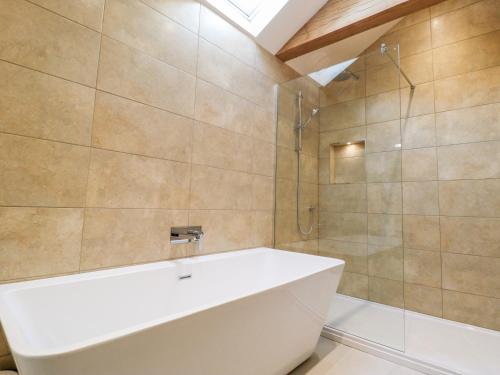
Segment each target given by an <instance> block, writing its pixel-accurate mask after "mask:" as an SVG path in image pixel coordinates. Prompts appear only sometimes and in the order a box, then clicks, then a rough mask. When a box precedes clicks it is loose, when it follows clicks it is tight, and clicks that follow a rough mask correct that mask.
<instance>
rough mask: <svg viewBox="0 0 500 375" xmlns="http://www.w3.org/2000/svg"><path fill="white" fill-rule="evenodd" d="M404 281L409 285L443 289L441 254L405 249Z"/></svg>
mask: <svg viewBox="0 0 500 375" xmlns="http://www.w3.org/2000/svg"><path fill="white" fill-rule="evenodd" d="M404 280H405V282H407V283H413V284H418V285H425V286H429V287H434V288H440V287H441V254H440V253H439V252H437V251H426V250H413V249H405V253H404Z"/></svg>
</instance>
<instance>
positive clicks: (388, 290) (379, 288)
mask: <svg viewBox="0 0 500 375" xmlns="http://www.w3.org/2000/svg"><path fill="white" fill-rule="evenodd" d="M369 300H370V301H373V302H378V303H383V304H384V305H389V306H394V307H399V308H403V307H404V288H403V282H402V281H398V280H389V279H384V278H380V277H370V279H369Z"/></svg>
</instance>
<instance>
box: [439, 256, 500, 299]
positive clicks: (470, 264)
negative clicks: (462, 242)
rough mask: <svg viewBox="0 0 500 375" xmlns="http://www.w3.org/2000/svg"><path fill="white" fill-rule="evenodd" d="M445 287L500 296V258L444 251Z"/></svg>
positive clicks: (489, 295) (488, 295)
mask: <svg viewBox="0 0 500 375" xmlns="http://www.w3.org/2000/svg"><path fill="white" fill-rule="evenodd" d="M442 261H443V288H444V289H449V290H456V291H459V292H465V293H472V294H479V295H483V296H487V297H495V298H500V278H499V277H498V275H499V274H500V258H490V257H482V256H473V255H463V254H451V253H443V254H442Z"/></svg>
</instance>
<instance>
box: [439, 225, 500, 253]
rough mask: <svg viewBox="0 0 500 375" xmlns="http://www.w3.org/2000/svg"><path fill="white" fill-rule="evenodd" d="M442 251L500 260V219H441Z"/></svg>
mask: <svg viewBox="0 0 500 375" xmlns="http://www.w3.org/2000/svg"><path fill="white" fill-rule="evenodd" d="M441 250H442V251H449V252H452V253H462V254H471V255H482V256H487V257H488V256H489V257H496V258H500V219H485V218H473V217H447V216H443V217H441Z"/></svg>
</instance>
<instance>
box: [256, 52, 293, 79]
mask: <svg viewBox="0 0 500 375" xmlns="http://www.w3.org/2000/svg"><path fill="white" fill-rule="evenodd" d="M255 47H256V51H255V52H256V54H255V68H256V69H257V70H258V71H259V72H261V73H262V74H265V75H267V76H268V77H270V78H272V79H273V80H274V81H276V82H277V83H280V82H286V81H290V80H291V79H295V78H297V77H298V76H299V73H297V72H296V71H295V70H293V69H292V68H291V67H290V66H288V65H286V64H283V62H282V61H281V60H280V59H278V58H277V57H276V56H274V55H273V54H272V53H270V52H268V51H267V50H266V49H264V48H263V47H261V46H259V45H255Z"/></svg>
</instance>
